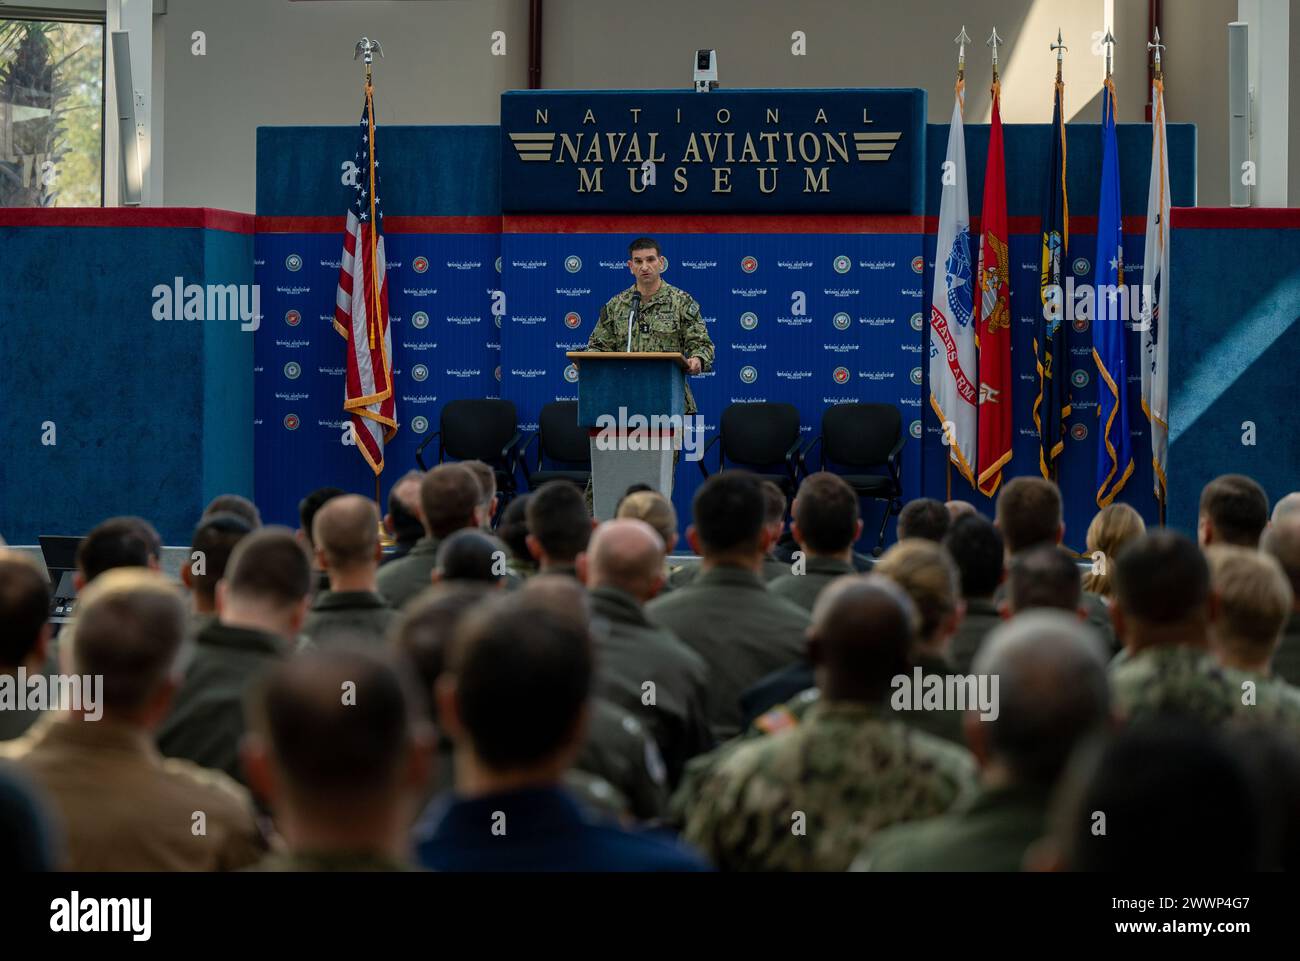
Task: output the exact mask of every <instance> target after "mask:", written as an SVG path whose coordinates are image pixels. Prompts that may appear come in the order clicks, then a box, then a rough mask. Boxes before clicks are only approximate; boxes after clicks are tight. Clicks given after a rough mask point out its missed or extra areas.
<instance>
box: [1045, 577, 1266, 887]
mask: <svg viewBox="0 0 1300 961" xmlns="http://www.w3.org/2000/svg"><path fill="white" fill-rule="evenodd" d="M1121 556H1122V555H1121ZM1121 590H1122V588H1121ZM1261 813H1262V812H1261V806H1260V804H1259V801H1258V799H1257V797H1256V795H1255V793H1254V791H1253V790H1252V783H1251V778H1250V774H1249V772H1248V771H1247V769H1246V767H1245V765H1244V764H1243V763H1242V762H1241V761H1239V760H1238V759H1237V758H1235V757H1234V756H1233V754H1232V752H1231V751H1230V750H1229V749H1228V747H1227V746H1226V745H1225V744H1224V741H1223V739H1222V738H1221V737H1220V736H1219V735H1218V733H1216V732H1214V731H1210V730H1206V729H1205V728H1203V727H1202V726H1200V725H1198V724H1196V723H1194V722H1190V723H1189V721H1188V720H1187V719H1181V720H1178V721H1174V720H1171V719H1164V720H1160V721H1147V722H1145V723H1142V724H1138V725H1135V726H1133V727H1130V728H1128V729H1127V730H1123V731H1121V732H1120V733H1119V734H1118V735H1117V736H1116V737H1115V738H1113V739H1112V740H1110V741H1107V742H1102V743H1100V744H1097V745H1095V746H1093V747H1092V748H1091V749H1090V750H1085V751H1084V752H1083V753H1082V754H1081V756H1080V758H1079V759H1078V761H1077V762H1076V763H1074V764H1072V765H1071V768H1070V772H1069V774H1068V775H1067V779H1066V784H1065V786H1064V787H1063V789H1062V791H1061V794H1060V799H1059V801H1058V802H1057V804H1056V805H1055V806H1054V810H1053V813H1052V815H1051V823H1052V829H1051V832H1050V834H1049V838H1048V840H1046V841H1045V842H1044V843H1043V844H1042V845H1039V846H1036V847H1035V849H1034V850H1033V851H1032V852H1031V854H1030V859H1031V863H1032V866H1033V867H1035V868H1037V869H1038V870H1058V871H1060V870H1064V871H1088V872H1106V873H1122V874H1130V875H1145V874H1150V872H1151V870H1152V867H1153V866H1158V867H1159V870H1160V871H1161V872H1162V873H1167V875H1168V876H1170V877H1179V876H1186V875H1194V876H1197V877H1206V876H1209V874H1207V872H1212V873H1214V874H1215V875H1219V874H1229V875H1233V876H1236V875H1240V874H1241V873H1242V872H1246V871H1257V870H1259V868H1260V867H1261V865H1262V864H1263V863H1264V855H1265V852H1264V850H1263V848H1264V845H1263V841H1264V837H1265V831H1264V825H1263V823H1262V822H1263V818H1262V817H1261Z"/></svg>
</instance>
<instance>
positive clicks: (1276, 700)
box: [1223, 668, 1300, 738]
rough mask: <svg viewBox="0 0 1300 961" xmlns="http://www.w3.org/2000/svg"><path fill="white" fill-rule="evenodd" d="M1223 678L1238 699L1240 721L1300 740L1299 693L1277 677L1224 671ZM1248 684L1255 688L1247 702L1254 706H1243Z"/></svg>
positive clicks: (1227, 669)
mask: <svg viewBox="0 0 1300 961" xmlns="http://www.w3.org/2000/svg"><path fill="white" fill-rule="evenodd" d="M1223 674H1224V676H1225V677H1226V678H1227V679H1228V684H1229V685H1230V686H1231V687H1232V689H1233V691H1234V693H1235V695H1236V697H1237V705H1238V707H1237V717H1238V719H1239V720H1240V721H1242V722H1243V723H1246V724H1250V723H1256V724H1262V725H1265V726H1267V727H1271V728H1274V729H1275V730H1277V731H1280V732H1282V733H1284V734H1286V735H1288V736H1290V737H1292V738H1296V737H1300V690H1297V689H1296V688H1294V687H1292V686H1291V685H1290V684H1288V683H1287V682H1286V681H1284V680H1282V679H1281V678H1280V677H1277V676H1272V677H1270V676H1268V675H1265V674H1258V673H1255V672H1253V671H1238V670H1233V669H1231V668H1223ZM1247 682H1250V683H1251V684H1254V685H1255V689H1254V692H1253V697H1251V698H1249V699H1250V700H1253V701H1254V703H1253V704H1247V703H1244V702H1245V701H1246V700H1247V699H1248V698H1247V696H1246V691H1247V690H1248V689H1247V688H1246V687H1245V685H1246V683H1247Z"/></svg>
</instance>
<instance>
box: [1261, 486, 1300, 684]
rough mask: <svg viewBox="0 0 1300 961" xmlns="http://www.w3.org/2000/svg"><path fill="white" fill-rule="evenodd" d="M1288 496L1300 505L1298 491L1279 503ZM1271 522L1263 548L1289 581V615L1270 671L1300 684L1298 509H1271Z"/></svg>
mask: <svg viewBox="0 0 1300 961" xmlns="http://www.w3.org/2000/svg"><path fill="white" fill-rule="evenodd" d="M1287 498H1295V500H1296V502H1297V505H1298V506H1300V495H1298V494H1288V495H1287V496H1286V497H1284V498H1282V500H1280V501H1278V506H1279V507H1280V506H1281V505H1282V504H1283V502H1285V501H1286V500H1287ZM1273 513H1274V520H1273V526H1272V527H1271V528H1269V531H1268V533H1267V534H1265V535H1264V538H1263V543H1262V550H1263V551H1264V552H1265V553H1267V554H1270V555H1272V556H1273V557H1274V558H1276V559H1277V562H1278V563H1279V564H1281V565H1282V570H1283V572H1284V573H1285V574H1286V576H1287V580H1288V581H1289V582H1290V584H1291V595H1292V599H1293V600H1292V606H1291V615H1290V617H1289V618H1288V619H1287V622H1286V626H1285V627H1284V628H1283V630H1282V640H1281V642H1280V643H1279V644H1278V647H1277V653H1275V654H1274V655H1273V671H1274V673H1276V674H1277V676H1278V677H1280V678H1282V680H1284V681H1286V682H1287V683H1288V684H1294V685H1298V686H1300V510H1297V511H1291V510H1287V511H1284V512H1283V513H1282V514H1281V516H1278V512H1277V511H1276V509H1275V510H1274V512H1273Z"/></svg>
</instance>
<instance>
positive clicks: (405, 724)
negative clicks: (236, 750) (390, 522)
mask: <svg viewBox="0 0 1300 961" xmlns="http://www.w3.org/2000/svg"><path fill="white" fill-rule="evenodd" d="M375 517H376V520H377V519H378V511H375ZM316 529H317V531H319V530H320V527H319V520H318V521H317V528H316ZM318 542H319V539H318ZM340 692H342V693H341V694H340ZM248 718H249V735H248V737H246V738H245V739H244V743H243V747H242V750H241V754H242V756H243V762H244V767H245V769H246V770H247V772H248V783H249V784H250V785H251V786H252V787H253V789H254V791H256V792H257V794H258V796H259V797H260V798H261V799H262V800H263V801H264V802H265V803H266V805H267V807H268V808H269V809H270V810H271V812H272V813H273V815H274V818H275V824H276V827H277V829H278V831H279V833H280V836H281V837H282V838H283V839H284V841H285V845H286V848H287V850H285V851H283V852H277V853H274V854H270V855H268V856H266V857H265V858H264V859H263V860H262V861H261V862H260V863H259V864H258V865H257V868H258V869H259V870H263V871H401V870H407V869H409V867H410V866H411V865H412V863H413V862H412V851H411V841H410V827H411V824H412V822H413V821H414V819H415V816H416V815H417V814H418V813H419V808H420V805H421V804H422V802H423V800H424V794H425V785H426V783H427V782H428V779H429V772H430V751H431V744H432V737H433V735H432V731H431V729H430V727H429V724H428V722H427V721H426V720H424V718H422V717H421V716H420V712H419V707H418V704H417V703H415V702H413V697H412V696H411V695H410V694H408V692H407V691H406V689H405V685H404V684H403V681H402V678H401V677H400V676H399V675H398V673H397V671H395V670H394V669H393V668H392V667H390V666H389V665H388V664H386V663H384V662H383V661H380V660H378V659H377V658H376V657H375V656H374V655H373V654H371V653H370V652H368V651H362V650H356V649H353V650H349V649H347V648H346V647H340V648H334V649H330V650H323V651H309V652H306V653H304V654H301V655H299V656H297V657H294V658H292V659H290V660H287V661H284V662H282V663H280V664H279V665H277V666H276V667H275V668H274V669H273V670H272V671H271V673H270V674H269V675H267V676H266V677H265V678H264V679H263V680H262V681H261V682H259V683H258V684H257V686H256V687H255V688H254V690H253V691H252V696H251V697H250V698H249V705H248Z"/></svg>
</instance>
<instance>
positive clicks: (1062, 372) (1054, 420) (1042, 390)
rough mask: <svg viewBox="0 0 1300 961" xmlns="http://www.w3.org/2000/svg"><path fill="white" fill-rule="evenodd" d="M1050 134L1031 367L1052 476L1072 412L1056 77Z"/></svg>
mask: <svg viewBox="0 0 1300 961" xmlns="http://www.w3.org/2000/svg"><path fill="white" fill-rule="evenodd" d="M1049 137H1050V138H1051V139H1050V141H1049V143H1048V153H1047V185H1046V189H1045V191H1044V196H1043V213H1042V218H1041V220H1040V221H1039V224H1040V226H1039V234H1040V235H1041V238H1042V241H1041V243H1042V248H1041V255H1040V256H1041V265H1042V267H1041V273H1040V275H1039V282H1038V299H1039V300H1040V301H1041V302H1042V311H1041V314H1042V315H1041V316H1040V317H1039V319H1038V326H1037V328H1036V329H1035V331H1034V366H1035V367H1036V368H1037V370H1038V396H1037V397H1036V398H1034V426H1035V427H1036V428H1037V429H1038V469H1039V470H1040V471H1042V473H1043V476H1044V477H1046V478H1047V479H1048V480H1051V479H1052V474H1053V472H1054V471H1055V466H1056V465H1055V464H1054V463H1053V461H1055V460H1056V458H1057V457H1059V456H1060V454H1061V451H1062V450H1064V449H1065V439H1064V438H1065V419H1066V418H1067V417H1069V416H1070V372H1069V370H1070V368H1069V364H1070V345H1069V343H1068V342H1067V339H1066V325H1065V324H1062V323H1061V318H1062V317H1063V316H1064V312H1063V311H1062V302H1063V297H1064V295H1063V284H1062V281H1063V279H1064V272H1063V268H1064V267H1065V266H1066V265H1067V264H1069V262H1070V261H1069V257H1070V253H1069V250H1070V203H1069V198H1068V197H1067V196H1066V193H1065V83H1064V81H1062V80H1059V79H1058V80H1057V81H1056V90H1055V94H1054V96H1053V100H1052V129H1051V133H1050V134H1049Z"/></svg>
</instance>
